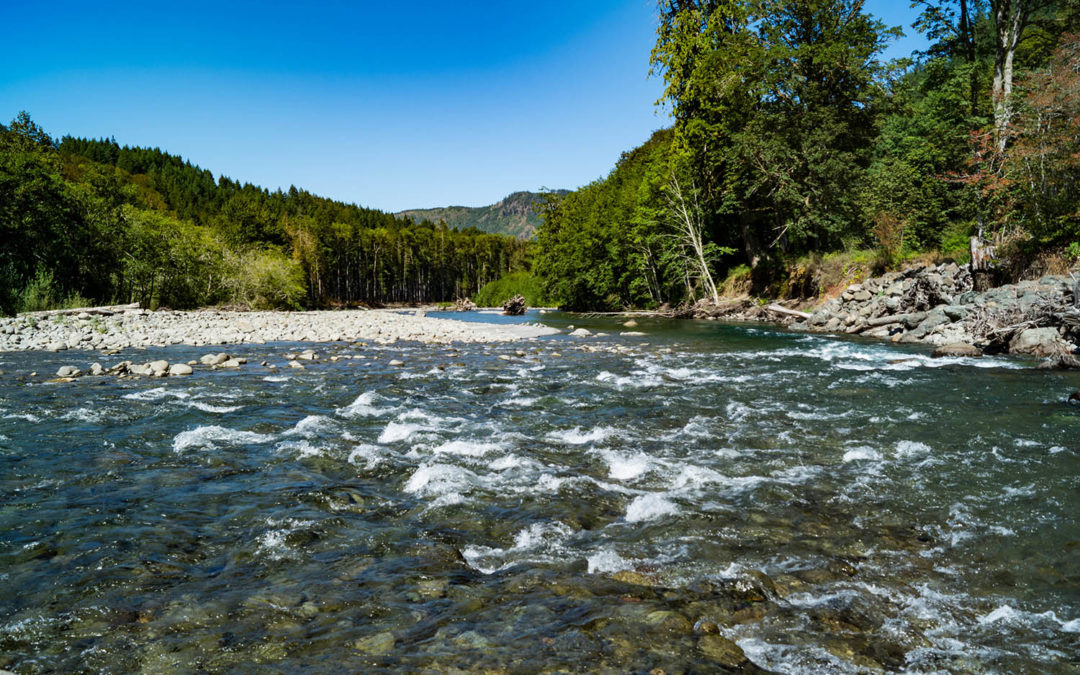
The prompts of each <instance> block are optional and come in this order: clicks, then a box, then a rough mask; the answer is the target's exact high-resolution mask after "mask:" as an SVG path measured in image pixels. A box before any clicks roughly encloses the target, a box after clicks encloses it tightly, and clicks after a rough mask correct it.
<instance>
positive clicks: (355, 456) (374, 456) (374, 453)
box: [348, 444, 386, 469]
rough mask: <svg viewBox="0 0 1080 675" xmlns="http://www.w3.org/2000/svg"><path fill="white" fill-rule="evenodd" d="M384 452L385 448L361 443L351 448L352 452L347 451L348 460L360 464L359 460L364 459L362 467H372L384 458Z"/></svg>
mask: <svg viewBox="0 0 1080 675" xmlns="http://www.w3.org/2000/svg"><path fill="white" fill-rule="evenodd" d="M384 452H385V450H384V449H383V448H381V447H379V446H377V445H367V444H361V445H358V446H356V447H355V448H353V449H352V452H350V453H349V458H348V462H349V463H350V464H353V465H355V466H360V464H359V462H360V460H364V468H365V469H372V468H374V467H375V466H377V465H378V464H380V463H382V462H383V461H384V460H385V459H386V458H385V457H384V456H383V455H384Z"/></svg>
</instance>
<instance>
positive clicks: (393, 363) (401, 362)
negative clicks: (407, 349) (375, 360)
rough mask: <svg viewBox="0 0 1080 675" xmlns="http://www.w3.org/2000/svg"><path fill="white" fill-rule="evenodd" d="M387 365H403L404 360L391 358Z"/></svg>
mask: <svg viewBox="0 0 1080 675" xmlns="http://www.w3.org/2000/svg"><path fill="white" fill-rule="evenodd" d="M388 365H391V366H403V365H405V362H404V361H401V360H399V359H391V360H390V363H389V364H388Z"/></svg>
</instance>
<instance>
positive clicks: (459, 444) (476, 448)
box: [432, 440, 506, 457]
mask: <svg viewBox="0 0 1080 675" xmlns="http://www.w3.org/2000/svg"><path fill="white" fill-rule="evenodd" d="M505 449H506V446H505V445H503V444H501V443H483V442H480V441H467V440H454V441H447V442H446V443H443V444H442V445H440V446H438V447H437V448H435V449H434V450H433V451H432V452H434V453H435V454H437V455H438V454H447V455H457V456H459V457H483V456H484V455H486V454H488V453H489V452H500V451H502V450H505Z"/></svg>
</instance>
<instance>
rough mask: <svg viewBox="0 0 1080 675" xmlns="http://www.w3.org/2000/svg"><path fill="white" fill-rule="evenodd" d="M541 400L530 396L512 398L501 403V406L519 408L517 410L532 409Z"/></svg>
mask: <svg viewBox="0 0 1080 675" xmlns="http://www.w3.org/2000/svg"><path fill="white" fill-rule="evenodd" d="M539 400H540V399H538V398H532V397H529V396H518V397H514V398H511V399H507V400H505V401H501V402H500V405H504V406H514V407H517V408H531V407H532V406H534V405H536V402H537V401H539Z"/></svg>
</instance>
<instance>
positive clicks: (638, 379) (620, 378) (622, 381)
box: [596, 370, 664, 391]
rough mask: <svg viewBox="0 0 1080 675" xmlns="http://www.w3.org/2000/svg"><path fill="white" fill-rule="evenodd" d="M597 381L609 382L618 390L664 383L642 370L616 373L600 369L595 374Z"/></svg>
mask: <svg viewBox="0 0 1080 675" xmlns="http://www.w3.org/2000/svg"><path fill="white" fill-rule="evenodd" d="M596 381H597V382H602V383H604V384H610V385H612V386H614V387H615V389H617V390H618V391H622V390H623V389H627V388H634V389H638V388H645V387H656V386H659V385H662V384H664V380H663V379H662V378H660V377H658V376H656V375H650V374H648V373H646V372H642V371H634V372H633V373H631V374H630V375H616V374H615V373H612V372H608V371H606V370H602V371H600V373H599V374H598V375H597V376H596Z"/></svg>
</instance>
